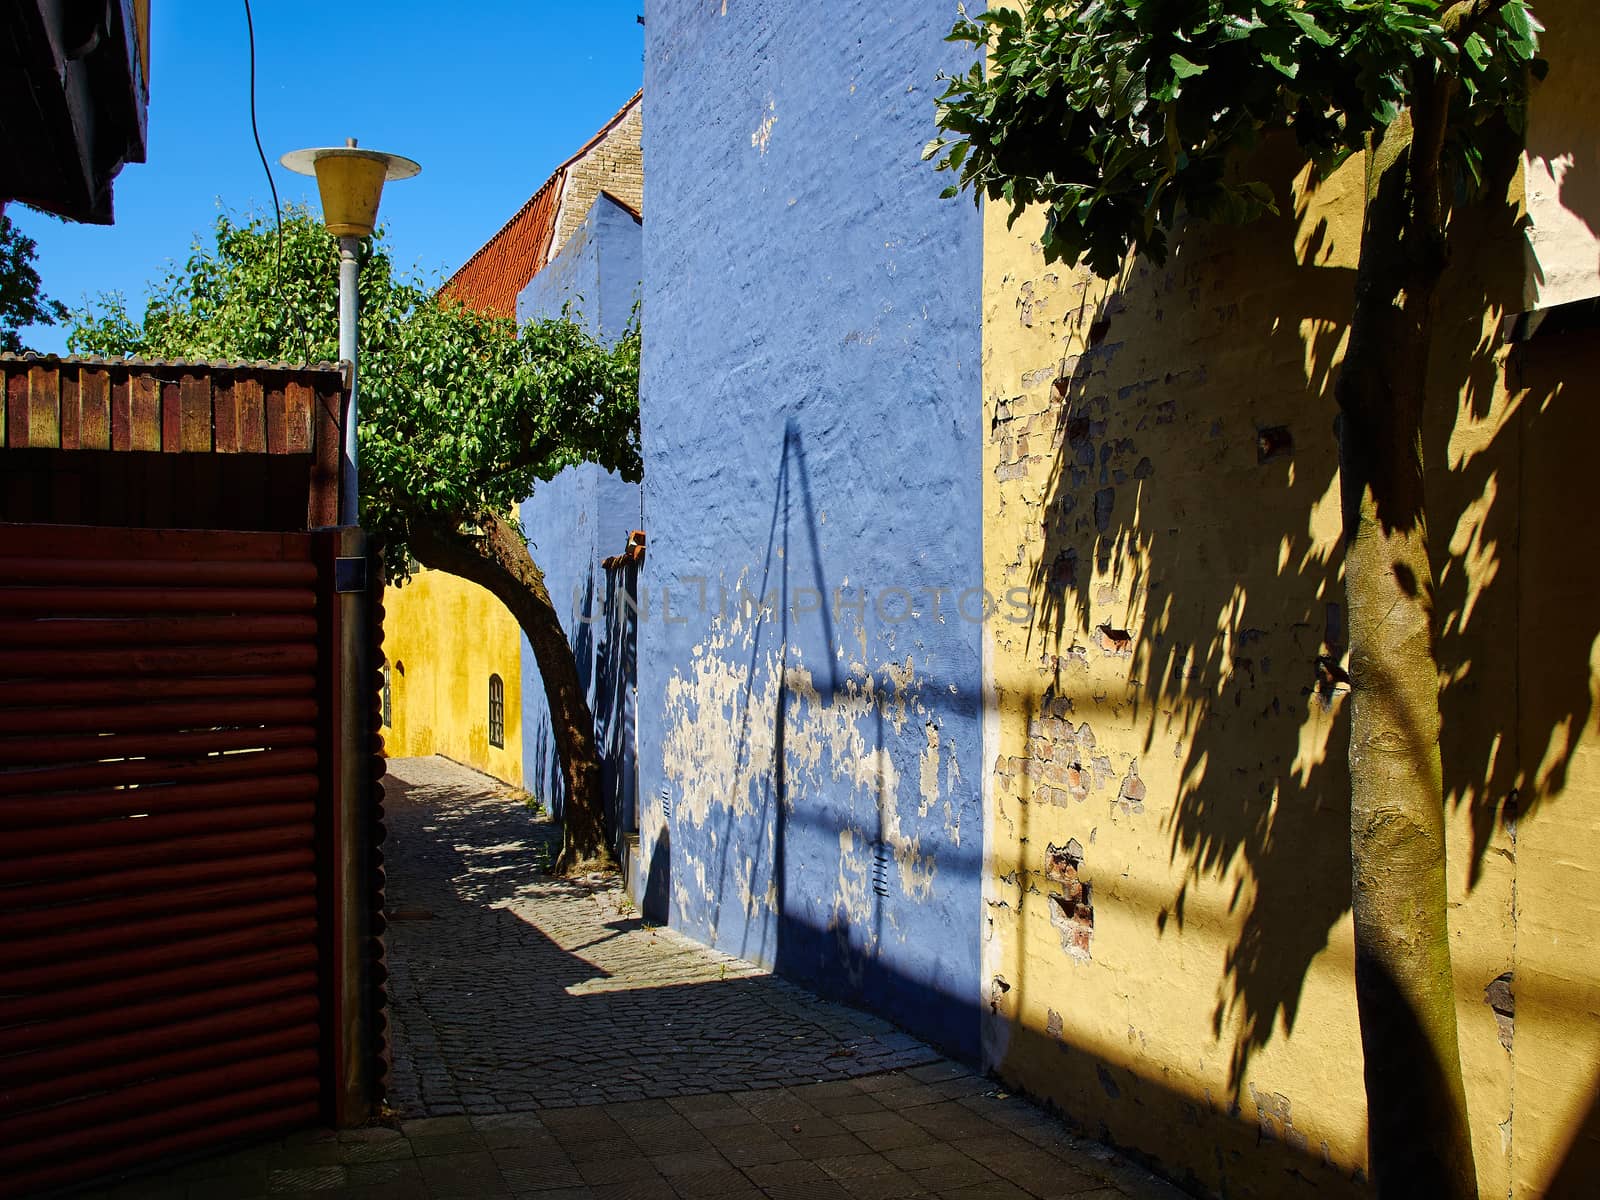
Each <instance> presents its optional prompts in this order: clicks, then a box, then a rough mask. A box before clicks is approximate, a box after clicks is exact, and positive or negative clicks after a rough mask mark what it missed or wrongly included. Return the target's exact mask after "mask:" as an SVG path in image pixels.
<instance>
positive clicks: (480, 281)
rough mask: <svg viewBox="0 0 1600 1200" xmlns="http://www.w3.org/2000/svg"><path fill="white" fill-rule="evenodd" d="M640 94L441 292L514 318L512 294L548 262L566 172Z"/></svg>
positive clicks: (558, 170)
mask: <svg viewBox="0 0 1600 1200" xmlns="http://www.w3.org/2000/svg"><path fill="white" fill-rule="evenodd" d="M643 96H644V92H643V91H638V92H635V93H634V94H633V97H632V98H631V99H630V100H629V101H628V102H627V103H626V104H624V105H623V106H622V107H621V108H619V109H618V110H617V112H616V113H615V115H613V116H612V118H611V119H610V120H609V121H607V122H606V123H605V124H604V125H602V126H601V127H600V128H599V130H598V131H597V132H596V133H595V135H594V136H593V137H591V138H590V139H589V140H588V141H587V142H585V143H584V144H583V145H582V146H580V147H579V148H578V150H577V151H576V152H575V153H573V154H572V155H570V156H569V157H568V158H567V160H566V161H565V162H564V163H562V164H561V165H560V166H559V167H557V168H556V169H555V170H554V171H553V172H552V173H551V175H550V178H549V179H546V180H545V181H544V183H543V184H541V185H540V187H539V190H538V191H536V192H534V193H533V195H532V196H530V197H528V201H527V203H525V204H524V205H523V206H522V207H521V208H519V209H518V210H517V211H516V213H515V214H514V215H513V216H512V217H511V219H510V220H509V221H507V222H506V223H505V224H504V225H502V226H501V227H500V229H499V231H498V232H497V233H496V234H495V235H494V236H493V237H492V238H490V239H489V240H488V241H487V242H485V243H484V244H483V245H482V246H480V247H479V248H478V249H477V250H476V251H475V252H474V253H473V255H472V257H471V258H469V259H467V261H466V262H465V263H463V264H462V265H461V268H460V269H459V270H458V271H456V273H455V274H454V275H452V276H450V278H449V279H447V280H445V283H444V286H443V287H442V288H440V289H439V290H440V292H441V293H442V294H444V295H446V296H452V297H454V298H455V299H457V300H460V301H461V302H462V303H463V304H465V305H467V306H468V307H469V308H473V309H476V310H477V311H479V312H481V313H486V314H488V315H491V316H498V317H515V316H516V315H517V293H519V292H520V291H522V289H523V288H525V287H527V286H528V281H529V280H530V279H532V278H533V277H534V276H535V275H537V274H538V273H539V272H540V271H542V270H544V268H545V265H546V264H547V263H548V262H549V261H550V245H551V243H552V241H553V240H554V239H555V232H556V219H557V217H558V216H559V215H560V210H561V195H562V192H563V191H564V189H565V184H566V179H567V171H568V170H569V169H570V168H571V167H572V165H573V164H574V163H575V162H577V161H578V160H579V159H581V158H582V157H583V156H584V155H585V154H587V153H589V151H590V150H593V149H594V148H595V147H596V146H597V145H599V144H600V142H601V141H603V140H604V139H605V136H606V134H608V133H610V132H611V131H612V130H613V129H615V128H616V127H617V126H618V125H619V124H621V123H622V121H623V119H624V118H625V117H626V116H627V115H628V113H629V112H631V111H632V110H633V108H634V106H635V105H637V104H638V103H639V102H640V100H641V99H642V98H643ZM630 211H631V210H630Z"/></svg>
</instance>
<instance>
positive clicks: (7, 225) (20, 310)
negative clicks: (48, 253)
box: [0, 211, 67, 354]
mask: <svg viewBox="0 0 1600 1200" xmlns="http://www.w3.org/2000/svg"><path fill="white" fill-rule="evenodd" d="M38 249H39V247H38V243H37V242H35V241H34V240H33V239H32V238H31V237H29V236H28V235H27V234H25V233H23V232H22V230H20V229H18V228H17V227H16V225H15V224H13V223H12V220H11V218H10V217H8V216H6V214H5V212H4V211H0V353H6V354H20V353H21V352H22V330H23V329H24V328H26V327H27V326H29V325H54V324H55V323H56V322H57V321H63V320H65V319H66V316H67V310H66V308H65V307H63V306H62V305H61V304H60V303H58V302H57V301H55V300H50V299H47V298H46V297H45V294H44V292H43V291H41V290H40V286H39V272H38V271H37V270H36V269H35V268H34V265H33V260H34V256H35V255H36V254H37V253H38Z"/></svg>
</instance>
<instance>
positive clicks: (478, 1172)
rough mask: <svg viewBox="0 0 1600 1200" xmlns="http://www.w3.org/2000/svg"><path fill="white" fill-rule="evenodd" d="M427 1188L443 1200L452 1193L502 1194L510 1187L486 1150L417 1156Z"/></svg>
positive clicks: (466, 1194)
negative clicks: (424, 1156) (433, 1156)
mask: <svg viewBox="0 0 1600 1200" xmlns="http://www.w3.org/2000/svg"><path fill="white" fill-rule="evenodd" d="M417 1166H418V1168H419V1169H420V1170H421V1172H422V1178H423V1181H424V1182H425V1183H426V1184H427V1185H428V1191H429V1192H430V1193H431V1194H432V1195H434V1196H436V1197H439V1198H440V1200H445V1198H446V1197H449V1198H450V1200H455V1198H456V1197H474V1196H506V1195H510V1192H511V1189H510V1187H509V1186H508V1185H507V1183H506V1181H505V1180H504V1179H503V1178H501V1175H500V1168H499V1167H498V1166H497V1165H496V1164H495V1161H494V1159H493V1157H491V1155H490V1153H489V1151H487V1150H476V1151H471V1152H468V1153H465V1154H443V1155H439V1156H438V1157H435V1158H418V1159H417Z"/></svg>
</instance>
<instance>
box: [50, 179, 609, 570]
mask: <svg viewBox="0 0 1600 1200" xmlns="http://www.w3.org/2000/svg"><path fill="white" fill-rule="evenodd" d="M280 245H281V253H280ZM337 268H338V246H337V242H336V240H335V239H334V238H333V236H332V235H331V234H329V233H328V232H327V230H326V229H325V228H324V227H323V225H322V223H321V221H319V220H318V219H317V218H316V217H315V216H314V215H313V214H312V213H311V212H310V211H309V210H307V209H305V208H300V207H291V208H289V209H288V210H286V211H285V213H284V215H283V222H282V235H281V243H280V239H279V236H278V234H277V231H276V230H275V228H274V222H273V219H272V217H271V216H270V215H266V216H261V215H249V216H245V217H235V216H231V215H228V214H226V213H224V214H222V215H220V216H219V217H218V218H217V222H216V226H215V229H214V231H213V238H212V239H211V241H209V242H197V243H196V244H195V246H194V248H193V252H192V253H191V255H190V256H189V258H188V259H187V260H186V261H184V262H182V263H178V264H174V265H173V266H172V267H170V268H169V269H168V271H167V273H166V274H165V275H164V276H163V277H162V278H161V279H160V280H159V281H157V282H156V283H155V284H153V285H152V287H151V291H150V294H149V297H148V300H147V302H146V304H145V308H144V313H143V315H142V317H140V318H138V319H135V318H134V317H133V316H132V315H131V314H130V313H129V311H128V306H127V303H126V301H125V299H124V298H123V297H121V296H117V295H111V296H103V297H101V299H100V301H99V303H98V305H97V306H95V307H94V308H92V309H85V310H82V311H79V312H76V313H74V314H73V315H72V330H71V332H70V334H69V336H68V346H69V348H70V349H71V350H73V351H74V352H76V353H89V354H105V355H123V354H137V355H144V356H147V357H152V358H191V359H192V358H202V359H248V360H272V361H290V362H316V361H323V360H331V359H334V358H336V357H337V355H338V270H337ZM359 286H360V292H361V325H360V347H361V360H360V379H359V390H360V400H361V486H362V524H363V525H364V526H365V527H366V528H367V529H368V530H369V531H371V532H374V533H377V534H378V535H380V536H381V537H383V538H384V539H385V541H386V543H387V545H388V546H389V548H390V554H389V559H388V561H389V563H390V569H391V571H392V572H403V571H404V570H406V569H407V566H408V562H409V557H408V555H407V554H405V553H399V552H397V551H405V550H406V549H407V548H408V544H409V538H410V535H411V533H412V527H413V524H414V523H415V522H419V521H431V522H436V523H439V524H443V525H450V524H466V525H472V524H474V523H476V522H477V521H479V519H480V518H481V517H482V516H484V515H487V514H494V515H496V516H498V517H501V518H509V516H510V513H511V509H512V507H513V506H514V505H516V504H517V503H518V502H520V501H522V500H525V499H526V498H527V497H528V496H529V495H530V494H531V493H532V491H533V489H534V488H535V486H536V485H537V484H538V483H539V482H541V481H543V480H547V479H550V478H552V477H553V476H554V475H555V474H556V473H557V472H559V471H560V470H561V469H562V468H564V467H566V466H569V465H571V464H573V463H576V462H583V461H593V462H599V463H600V464H602V465H603V466H605V467H606V468H607V469H609V470H614V471H617V472H619V473H621V474H623V475H624V476H626V477H628V478H630V479H637V478H638V477H639V472H640V459H639V438H638V412H639V393H638V370H639V332H638V328H637V326H636V325H635V326H633V327H632V328H630V329H629V330H628V331H627V332H626V333H625V334H624V336H623V337H622V338H621V339H619V340H618V342H617V343H616V344H615V345H614V346H605V345H603V344H601V343H600V342H599V341H598V340H597V339H596V338H595V337H593V336H592V335H591V334H590V333H589V332H588V331H587V330H586V329H585V328H584V327H583V326H582V325H580V324H579V323H578V322H577V321H575V320H573V319H571V317H570V315H563V316H562V317H559V318H554V319H549V320H541V321H533V322H529V323H528V324H526V325H524V326H523V327H522V328H521V330H520V331H519V330H518V329H517V328H516V326H515V323H514V322H512V321H510V320H508V319H502V318H495V317H487V316H483V315H481V314H479V313H476V312H474V311H472V310H470V309H468V308H466V307H465V306H463V305H461V304H458V303H455V302H453V301H451V300H450V299H449V298H448V297H445V298H441V297H439V296H438V295H437V294H435V293H434V292H433V291H432V290H431V289H429V288H427V287H426V286H425V285H424V284H423V283H422V282H420V281H419V280H418V279H416V278H413V277H405V276H402V275H400V274H398V273H397V272H396V271H395V269H394V264H393V261H392V257H391V254H390V251H389V248H388V245H387V243H386V241H385V239H384V236H383V232H382V230H380V231H379V232H378V234H377V235H375V236H374V237H373V238H372V239H371V241H370V243H369V245H368V248H367V250H366V253H365V254H364V256H363V261H362V264H361V274H360V285H359Z"/></svg>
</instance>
